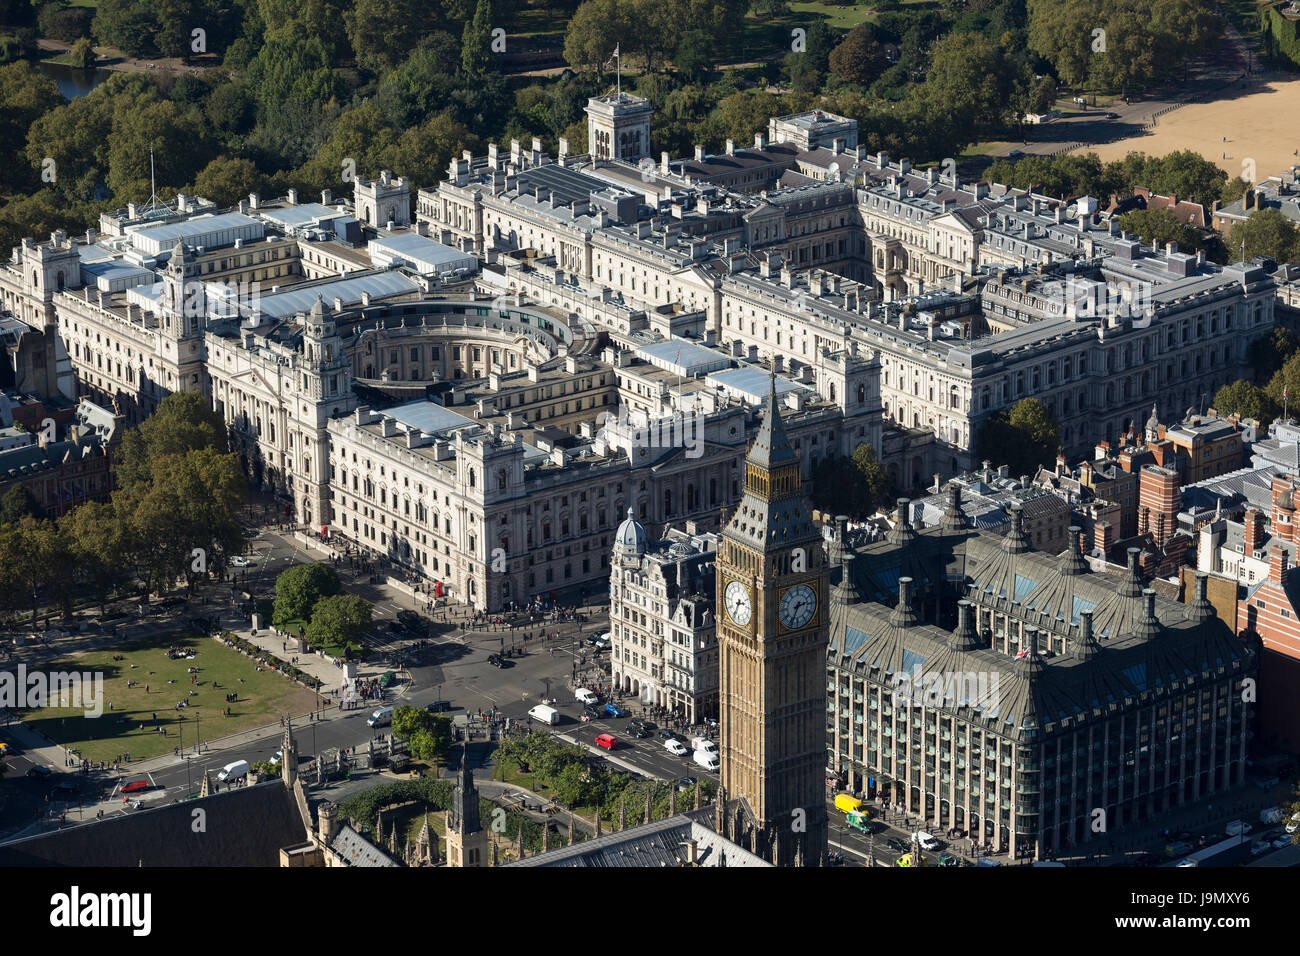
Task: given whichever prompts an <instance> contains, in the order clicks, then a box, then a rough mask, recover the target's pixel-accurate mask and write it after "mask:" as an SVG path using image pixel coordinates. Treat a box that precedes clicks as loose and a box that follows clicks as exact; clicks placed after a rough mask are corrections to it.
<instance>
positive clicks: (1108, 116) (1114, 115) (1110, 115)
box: [1106, 113, 1119, 119]
mask: <svg viewBox="0 0 1300 956" xmlns="http://www.w3.org/2000/svg"><path fill="white" fill-rule="evenodd" d="M1106 119H1119V114H1118V113H1107V114H1106Z"/></svg>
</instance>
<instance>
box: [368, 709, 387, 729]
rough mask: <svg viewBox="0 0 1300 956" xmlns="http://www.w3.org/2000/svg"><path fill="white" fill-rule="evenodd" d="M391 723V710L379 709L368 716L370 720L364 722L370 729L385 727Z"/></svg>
mask: <svg viewBox="0 0 1300 956" xmlns="http://www.w3.org/2000/svg"><path fill="white" fill-rule="evenodd" d="M392 722H393V708H391V707H380V708H379V709H378V710H377V711H375V712H374V713H373V714H371V715H370V718H369V719H368V720H367V721H366V724H367V725H369V726H371V727H387V726H388V725H389V724H391V723H392Z"/></svg>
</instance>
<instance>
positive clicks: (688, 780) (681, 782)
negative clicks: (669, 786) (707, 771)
mask: <svg viewBox="0 0 1300 956" xmlns="http://www.w3.org/2000/svg"><path fill="white" fill-rule="evenodd" d="M697 782H698V781H697V780H696V779H695V778H694V777H680V778H678V780H677V792H678V793H681V792H682V791H683V790H685V789H686V788H687V787H693V786H695V784H696V783H697Z"/></svg>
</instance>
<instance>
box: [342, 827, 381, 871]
mask: <svg viewBox="0 0 1300 956" xmlns="http://www.w3.org/2000/svg"><path fill="white" fill-rule="evenodd" d="M330 849H331V850H333V851H334V852H335V853H337V854H338V855H339V857H340V858H342V859H343V860H346V861H347V863H348V865H349V866H397V863H396V862H394V861H393V859H392V857H390V856H389V855H388V854H387V853H385V852H384V851H383V850H381V849H379V847H377V846H375V845H374V844H373V843H371V842H370V841H369V840H367V839H366V838H365V837H363V836H362V835H361V834H360V833H358V832H357V831H356V830H354V829H352V828H351V827H350V826H346V825H345V826H342V827H339V831H338V833H336V834H334V840H333V842H332V843H330Z"/></svg>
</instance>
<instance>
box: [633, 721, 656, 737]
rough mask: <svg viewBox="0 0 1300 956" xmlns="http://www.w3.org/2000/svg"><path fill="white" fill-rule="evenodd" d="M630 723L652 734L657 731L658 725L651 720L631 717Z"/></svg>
mask: <svg viewBox="0 0 1300 956" xmlns="http://www.w3.org/2000/svg"><path fill="white" fill-rule="evenodd" d="M632 723H634V724H636V725H637V726H638V727H644V728H645V729H646V730H648V731H650V733H652V734H653V733H654V732H655V731H656V730H658V729H659V725H658V724H656V723H655V722H654V721H653V720H646V719H645V718H644V717H633V718H632Z"/></svg>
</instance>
